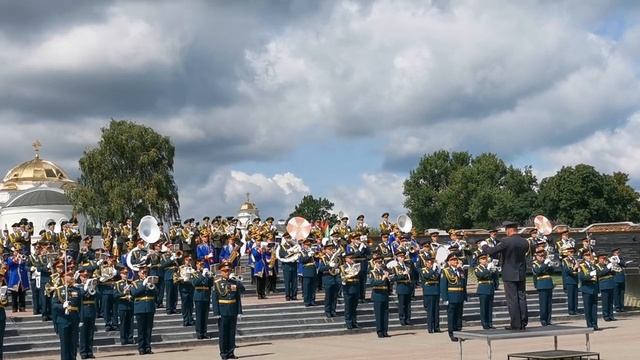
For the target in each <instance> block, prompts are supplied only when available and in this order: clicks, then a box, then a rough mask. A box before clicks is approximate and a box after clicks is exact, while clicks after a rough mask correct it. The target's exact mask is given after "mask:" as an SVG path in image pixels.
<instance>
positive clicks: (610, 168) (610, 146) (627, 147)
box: [537, 113, 640, 182]
mask: <svg viewBox="0 0 640 360" xmlns="http://www.w3.org/2000/svg"><path fill="white" fill-rule="evenodd" d="M638 138H640V113H636V114H634V115H633V116H631V117H630V118H629V120H628V121H627V122H626V123H625V124H624V125H622V126H620V127H617V128H614V129H610V130H600V131H597V132H595V133H593V134H591V135H589V136H588V137H586V138H584V139H583V140H581V141H578V142H575V143H573V144H569V145H566V146H562V147H560V148H557V149H553V150H548V151H544V152H540V153H538V154H537V157H538V158H539V159H540V160H539V162H538V164H537V166H538V167H539V169H540V170H539V171H541V172H542V173H544V174H547V175H553V173H555V171H557V170H558V169H560V168H561V167H562V166H563V165H576V164H580V163H585V164H589V165H594V166H595V167H596V168H597V169H598V171H601V172H606V173H612V172H614V171H623V172H626V173H628V174H629V175H630V177H631V178H632V179H633V180H635V181H636V182H638V181H640V144H638Z"/></svg>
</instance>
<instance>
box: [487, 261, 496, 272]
mask: <svg viewBox="0 0 640 360" xmlns="http://www.w3.org/2000/svg"><path fill="white" fill-rule="evenodd" d="M495 267H496V266H495V265H493V263H492V262H490V263H489V265H487V270H489V271H491V270H493V269H494V268H495Z"/></svg>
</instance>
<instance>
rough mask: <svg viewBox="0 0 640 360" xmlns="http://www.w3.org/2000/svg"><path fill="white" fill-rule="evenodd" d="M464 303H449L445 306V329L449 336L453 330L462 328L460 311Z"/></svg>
mask: <svg viewBox="0 0 640 360" xmlns="http://www.w3.org/2000/svg"><path fill="white" fill-rule="evenodd" d="M463 310H464V303H462V302H460V303H449V306H447V328H448V329H447V330H448V332H449V336H453V332H454V331H460V330H462V312H463Z"/></svg>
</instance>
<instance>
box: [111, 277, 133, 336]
mask: <svg viewBox="0 0 640 360" xmlns="http://www.w3.org/2000/svg"><path fill="white" fill-rule="evenodd" d="M127 287H129V291H127V290H126V288H127ZM114 292H115V296H114V298H115V302H116V307H117V311H118V315H119V316H120V344H122V345H127V344H133V343H134V341H133V297H132V296H131V283H130V282H129V280H126V279H125V280H119V281H117V282H116V283H115V290H114Z"/></svg>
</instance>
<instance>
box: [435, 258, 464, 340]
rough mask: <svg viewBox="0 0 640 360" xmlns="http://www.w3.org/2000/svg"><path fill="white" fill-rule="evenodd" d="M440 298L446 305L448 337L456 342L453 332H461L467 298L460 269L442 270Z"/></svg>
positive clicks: (448, 268)
mask: <svg viewBox="0 0 640 360" xmlns="http://www.w3.org/2000/svg"><path fill="white" fill-rule="evenodd" d="M440 298H441V299H442V301H446V302H447V303H448V305H447V326H448V332H449V337H450V338H451V339H452V340H456V338H455V337H454V336H453V332H454V331H460V330H462V312H463V310H464V302H465V301H466V298H467V282H466V280H465V277H464V272H463V271H462V269H452V268H450V267H445V268H444V269H442V276H441V277H440Z"/></svg>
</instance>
